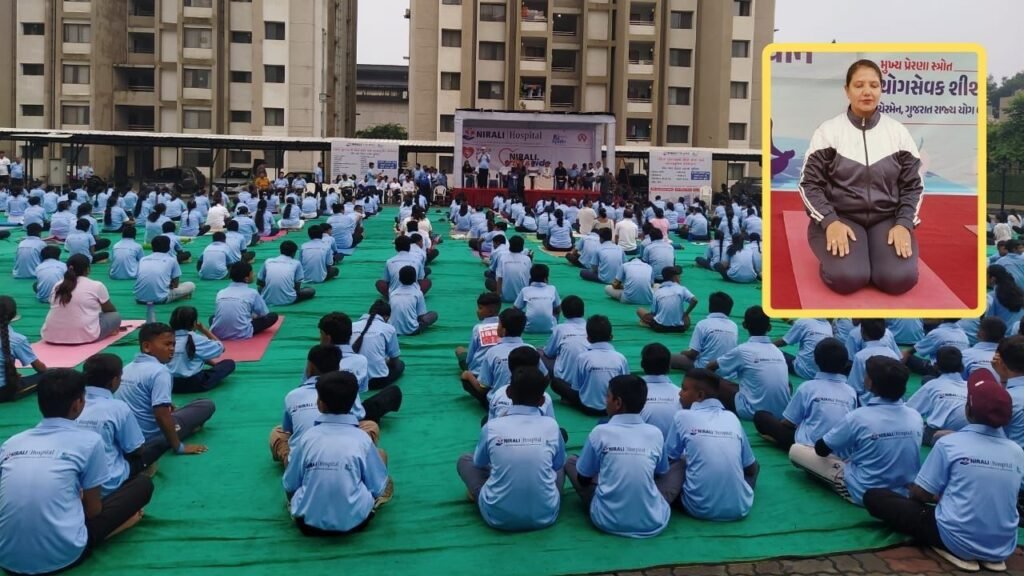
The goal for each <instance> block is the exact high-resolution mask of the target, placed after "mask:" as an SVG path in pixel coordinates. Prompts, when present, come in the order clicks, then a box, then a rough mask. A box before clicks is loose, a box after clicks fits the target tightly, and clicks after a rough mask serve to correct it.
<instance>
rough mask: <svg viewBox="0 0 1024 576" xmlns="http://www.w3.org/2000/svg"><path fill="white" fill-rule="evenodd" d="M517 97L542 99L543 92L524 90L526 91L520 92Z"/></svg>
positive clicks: (521, 98)
mask: <svg viewBox="0 0 1024 576" xmlns="http://www.w3.org/2000/svg"><path fill="white" fill-rule="evenodd" d="M519 99H520V100H543V99H544V93H543V92H534V91H532V90H531V91H526V92H520V93H519Z"/></svg>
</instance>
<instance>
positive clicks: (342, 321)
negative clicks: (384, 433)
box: [317, 312, 398, 396]
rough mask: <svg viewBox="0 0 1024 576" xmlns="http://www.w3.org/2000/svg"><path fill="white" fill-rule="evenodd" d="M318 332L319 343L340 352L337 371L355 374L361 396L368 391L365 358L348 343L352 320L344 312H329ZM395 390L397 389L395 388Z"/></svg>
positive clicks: (368, 373)
mask: <svg viewBox="0 0 1024 576" xmlns="http://www.w3.org/2000/svg"><path fill="white" fill-rule="evenodd" d="M317 328H318V329H319V331H320V343H321V344H324V345H330V346H336V347H337V348H338V350H341V353H342V358H341V363H340V364H338V370H343V371H345V372H351V373H353V374H355V376H356V380H358V381H359V393H360V394H362V393H364V392H366V391H367V390H369V389H370V369H369V364H370V363H369V361H368V360H367V359H366V356H363V355H362V354H357V353H356V352H355V351H354V350H353V349H352V345H351V344H350V342H351V341H352V319H351V318H349V317H348V314H345V313H344V312H331V313H329V314H325V315H324V316H322V317H321V318H320V322H318V323H317ZM395 389H396V390H397V389H398V388H397V387H395ZM378 396H379V394H378Z"/></svg>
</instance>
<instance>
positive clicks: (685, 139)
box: [665, 125, 690, 144]
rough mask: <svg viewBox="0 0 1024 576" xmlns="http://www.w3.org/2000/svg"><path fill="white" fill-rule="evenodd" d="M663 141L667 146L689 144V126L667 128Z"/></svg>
mask: <svg viewBox="0 0 1024 576" xmlns="http://www.w3.org/2000/svg"><path fill="white" fill-rule="evenodd" d="M665 141H666V142H668V143H669V144H687V143H689V142H690V127H689V126H671V125H670V126H669V127H668V131H667V132H666V134H665Z"/></svg>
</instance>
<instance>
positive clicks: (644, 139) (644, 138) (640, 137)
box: [626, 134, 651, 144]
mask: <svg viewBox="0 0 1024 576" xmlns="http://www.w3.org/2000/svg"><path fill="white" fill-rule="evenodd" d="M626 142H629V143H630V144H650V143H651V135H650V134H627V135H626Z"/></svg>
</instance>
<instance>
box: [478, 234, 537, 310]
mask: <svg viewBox="0 0 1024 576" xmlns="http://www.w3.org/2000/svg"><path fill="white" fill-rule="evenodd" d="M524 246H525V244H524V240H523V237H522V236H513V237H512V238H511V239H510V240H509V241H508V252H507V253H504V254H502V256H501V259H500V261H499V262H498V264H497V266H496V267H495V269H494V278H493V279H492V278H487V279H485V280H484V286H485V287H486V288H487V289H488V290H490V291H492V292H497V293H498V295H500V296H501V301H502V302H509V303H511V302H515V301H516V298H518V297H519V292H520V291H521V290H522V289H523V288H524V287H526V286H527V285H529V284H530V270H531V268H532V267H533V260H532V258H531V256H530V254H529V253H527V252H523V248H524Z"/></svg>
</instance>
